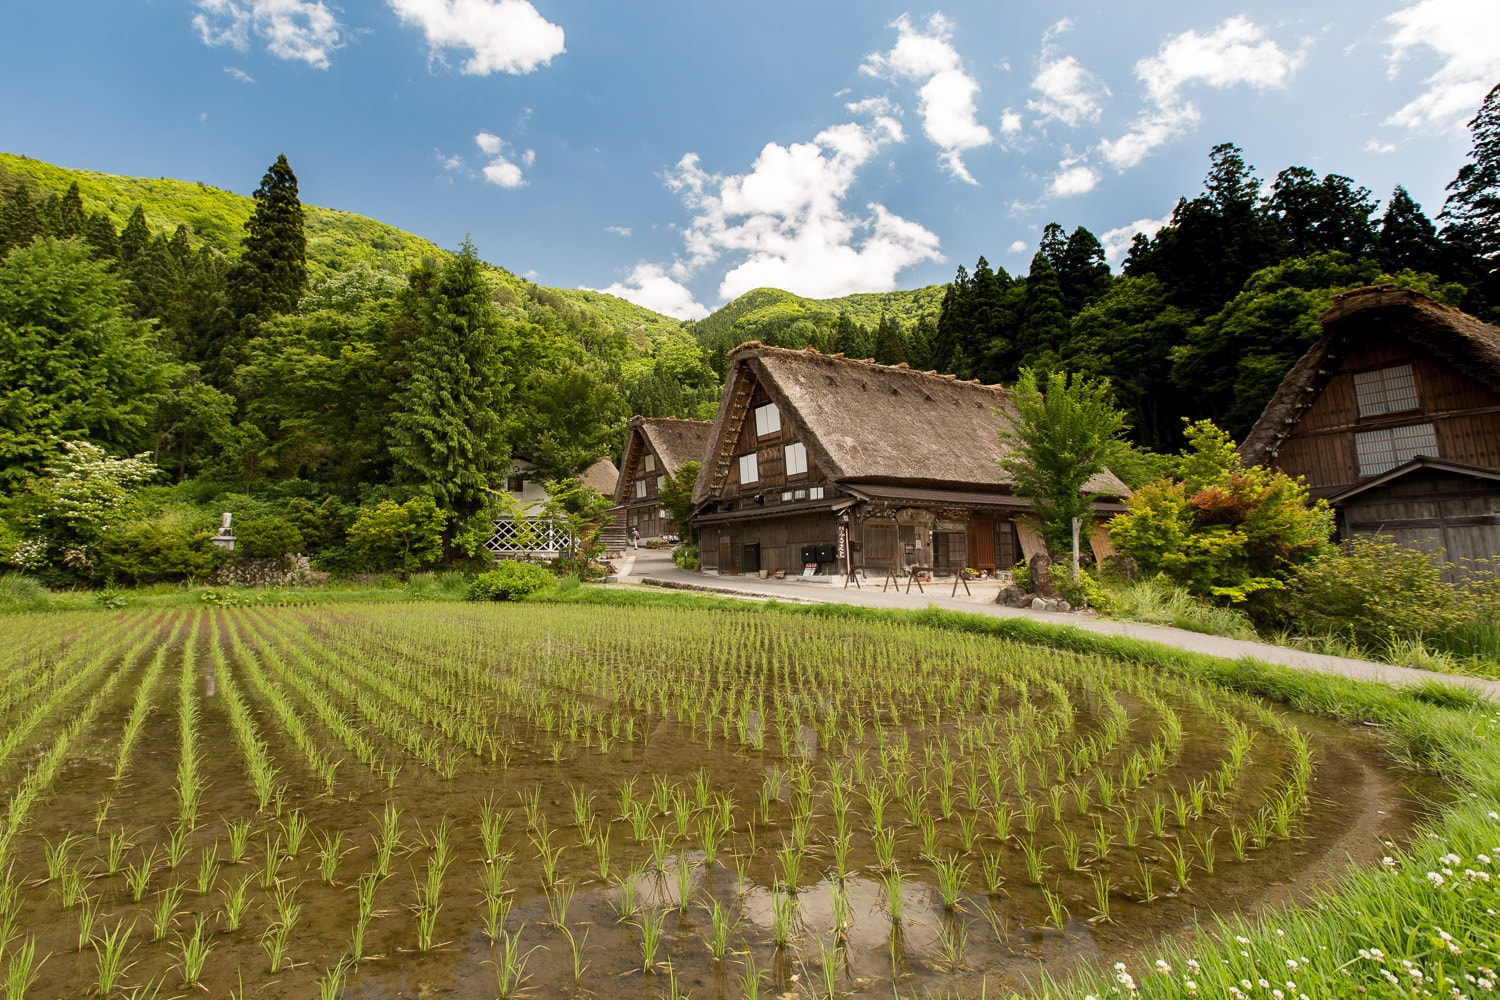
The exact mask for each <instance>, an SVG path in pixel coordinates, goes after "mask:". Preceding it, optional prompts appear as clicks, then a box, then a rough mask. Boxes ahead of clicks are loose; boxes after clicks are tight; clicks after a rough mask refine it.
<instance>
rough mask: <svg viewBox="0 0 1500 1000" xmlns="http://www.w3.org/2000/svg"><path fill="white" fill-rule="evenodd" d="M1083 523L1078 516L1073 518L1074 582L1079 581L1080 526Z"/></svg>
mask: <svg viewBox="0 0 1500 1000" xmlns="http://www.w3.org/2000/svg"><path fill="white" fill-rule="evenodd" d="M1080 524H1081V522H1080V521H1079V519H1078V518H1076V517H1075V518H1073V582H1074V583H1077V582H1078V527H1079V525H1080Z"/></svg>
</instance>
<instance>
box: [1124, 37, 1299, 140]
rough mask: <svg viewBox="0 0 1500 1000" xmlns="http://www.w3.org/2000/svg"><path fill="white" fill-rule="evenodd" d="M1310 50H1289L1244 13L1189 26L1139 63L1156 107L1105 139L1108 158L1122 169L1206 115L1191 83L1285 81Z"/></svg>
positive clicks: (1264, 86)
mask: <svg viewBox="0 0 1500 1000" xmlns="http://www.w3.org/2000/svg"><path fill="white" fill-rule="evenodd" d="M1304 56H1305V53H1304V52H1300V51H1299V52H1287V51H1286V50H1285V49H1283V48H1281V46H1279V45H1277V44H1276V42H1275V41H1274V40H1272V39H1268V38H1266V37H1265V30H1264V29H1262V28H1261V27H1260V26H1259V25H1257V24H1255V23H1253V22H1252V21H1250V20H1248V19H1247V18H1244V17H1231V18H1230V19H1229V20H1227V21H1225V22H1224V23H1223V24H1221V25H1219V26H1218V27H1217V28H1215V29H1214V30H1213V31H1211V32H1209V33H1208V34H1206V35H1200V34H1198V33H1197V32H1196V31H1184V32H1183V33H1182V34H1180V35H1173V36H1171V37H1170V38H1168V39H1167V40H1166V41H1164V42H1162V44H1161V48H1160V49H1159V50H1158V51H1157V53H1156V55H1154V56H1147V57H1146V58H1144V59H1142V60H1140V61H1139V62H1137V63H1136V64H1135V75H1136V77H1137V78H1138V79H1139V80H1140V81H1141V82H1142V83H1144V84H1145V85H1146V96H1147V99H1148V101H1149V102H1150V105H1151V107H1149V108H1148V109H1147V110H1146V111H1144V112H1142V113H1141V114H1140V115H1139V116H1138V117H1137V118H1136V120H1135V121H1134V122H1133V123H1132V124H1131V127H1130V131H1128V132H1127V133H1126V134H1125V135H1123V136H1121V137H1120V138H1118V139H1113V140H1110V139H1106V140H1105V141H1104V142H1102V143H1100V145H1099V148H1100V151H1101V152H1102V153H1103V154H1104V158H1105V159H1106V160H1108V161H1109V163H1110V164H1111V165H1113V166H1114V167H1116V168H1117V169H1120V170H1124V169H1126V168H1128V167H1133V166H1135V165H1136V164H1138V163H1140V162H1141V160H1143V159H1145V157H1146V156H1147V155H1149V154H1150V153H1151V151H1152V150H1154V149H1156V148H1157V147H1158V146H1161V145H1163V144H1165V143H1167V142H1170V141H1171V140H1172V139H1174V138H1176V137H1177V136H1179V135H1182V134H1183V133H1185V132H1186V131H1188V130H1189V129H1190V128H1192V127H1193V126H1194V125H1196V124H1197V122H1198V120H1199V118H1200V117H1201V116H1200V114H1199V111H1198V109H1197V107H1195V106H1194V105H1193V103H1192V102H1191V101H1188V100H1186V99H1184V98H1183V96H1182V90H1183V89H1184V88H1185V87H1187V86H1188V85H1190V84H1196V83H1201V84H1207V85H1208V86H1210V87H1215V88H1218V89H1221V90H1222V89H1224V88H1227V87H1232V86H1236V85H1238V84H1248V85H1250V86H1252V87H1255V88H1256V89H1258V90H1268V89H1271V88H1275V87H1284V86H1286V84H1287V82H1288V81H1289V80H1290V79H1291V77H1292V74H1293V73H1295V72H1296V71H1297V68H1298V67H1299V66H1300V65H1301V64H1302V61H1303V58H1304Z"/></svg>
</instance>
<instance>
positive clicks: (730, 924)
mask: <svg viewBox="0 0 1500 1000" xmlns="http://www.w3.org/2000/svg"><path fill="white" fill-rule="evenodd" d="M738 926H739V921H738V920H734V921H731V920H730V919H729V914H727V913H726V912H724V907H723V906H722V905H720V903H719V901H718V899H716V898H712V897H710V899H709V906H708V938H707V940H706V942H705V943H706V944H707V946H708V953H709V954H710V955H711V956H713V960H714V961H715V962H722V961H724V956H726V955H727V954H729V939H730V937H731V936H732V935H733V934H734V931H735V928H737V927H738Z"/></svg>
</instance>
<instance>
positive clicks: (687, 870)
mask: <svg viewBox="0 0 1500 1000" xmlns="http://www.w3.org/2000/svg"><path fill="white" fill-rule="evenodd" d="M672 876H673V880H674V881H675V882H676V883H677V911H678V912H679V913H686V912H687V911H688V904H689V902H690V900H691V898H692V891H693V867H692V865H690V864H688V858H687V852H686V851H678V852H677V863H676V864H675V865H673V866H672Z"/></svg>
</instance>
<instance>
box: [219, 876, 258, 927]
mask: <svg viewBox="0 0 1500 1000" xmlns="http://www.w3.org/2000/svg"><path fill="white" fill-rule="evenodd" d="M253 878H254V876H253V875H243V876H241V877H240V879H239V881H237V882H235V881H231V882H229V883H227V885H226V887H225V888H223V889H220V890H219V898H220V899H221V900H222V905H221V906H220V907H219V915H220V916H221V917H222V918H223V921H224V927H225V929H226V930H231V931H237V930H239V929H240V924H241V922H243V920H244V919H245V912H246V911H247V910H248V909H249V907H250V895H249V893H250V882H251V880H252V879H253Z"/></svg>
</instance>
